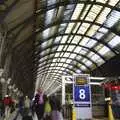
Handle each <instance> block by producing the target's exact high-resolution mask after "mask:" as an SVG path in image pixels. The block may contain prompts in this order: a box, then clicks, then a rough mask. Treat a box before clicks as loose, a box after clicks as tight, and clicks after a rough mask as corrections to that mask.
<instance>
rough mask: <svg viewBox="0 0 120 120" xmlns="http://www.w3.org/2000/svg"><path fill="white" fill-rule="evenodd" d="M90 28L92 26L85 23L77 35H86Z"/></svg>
mask: <svg viewBox="0 0 120 120" xmlns="http://www.w3.org/2000/svg"><path fill="white" fill-rule="evenodd" d="M89 26H90V24H88V23H83V24H82V25H81V26H80V28H79V30H78V32H77V33H80V34H84V33H85V32H86V30H87V29H88V28H89Z"/></svg>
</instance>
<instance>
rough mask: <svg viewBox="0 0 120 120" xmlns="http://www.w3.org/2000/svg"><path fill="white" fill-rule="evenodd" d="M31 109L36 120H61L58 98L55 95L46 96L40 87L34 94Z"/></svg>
mask: <svg viewBox="0 0 120 120" xmlns="http://www.w3.org/2000/svg"><path fill="white" fill-rule="evenodd" d="M32 111H33V114H36V115H37V117H38V120H63V117H62V112H61V104H60V100H59V99H58V98H57V97H55V96H51V97H47V96H46V95H45V94H43V92H42V90H41V89H39V90H38V92H37V93H36V95H35V98H34V100H33V104H32Z"/></svg>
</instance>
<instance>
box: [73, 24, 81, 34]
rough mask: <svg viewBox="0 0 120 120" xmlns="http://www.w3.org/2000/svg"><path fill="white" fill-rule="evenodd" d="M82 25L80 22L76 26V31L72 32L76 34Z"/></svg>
mask: <svg viewBox="0 0 120 120" xmlns="http://www.w3.org/2000/svg"><path fill="white" fill-rule="evenodd" d="M80 24H81V23H80V22H79V23H77V24H76V26H75V28H74V30H73V31H72V33H76V32H77V30H78V28H79V26H80Z"/></svg>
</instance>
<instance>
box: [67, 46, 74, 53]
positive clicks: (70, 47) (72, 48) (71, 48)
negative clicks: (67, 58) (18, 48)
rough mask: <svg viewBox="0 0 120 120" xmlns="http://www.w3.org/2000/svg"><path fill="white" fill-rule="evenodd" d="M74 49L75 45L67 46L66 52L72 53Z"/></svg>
mask: <svg viewBox="0 0 120 120" xmlns="http://www.w3.org/2000/svg"><path fill="white" fill-rule="evenodd" d="M74 48H75V45H69V47H68V49H67V51H71V52H72V51H73V50H74Z"/></svg>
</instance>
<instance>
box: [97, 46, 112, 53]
mask: <svg viewBox="0 0 120 120" xmlns="http://www.w3.org/2000/svg"><path fill="white" fill-rule="evenodd" d="M109 51H110V49H109V48H108V47H106V46H104V47H102V48H101V49H100V50H99V51H98V53H100V54H101V55H105V54H106V53H107V52H109Z"/></svg>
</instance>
